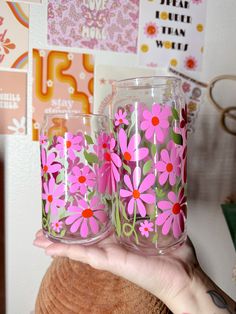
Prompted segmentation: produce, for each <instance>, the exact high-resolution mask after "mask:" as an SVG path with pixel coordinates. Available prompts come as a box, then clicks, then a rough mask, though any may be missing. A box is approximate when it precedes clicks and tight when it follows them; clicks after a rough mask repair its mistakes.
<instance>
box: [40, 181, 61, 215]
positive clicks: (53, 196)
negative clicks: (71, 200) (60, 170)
mask: <svg viewBox="0 0 236 314" xmlns="http://www.w3.org/2000/svg"><path fill="white" fill-rule="evenodd" d="M43 188H44V193H42V199H43V200H45V201H46V206H45V212H46V213H48V211H49V209H51V211H52V213H53V214H56V213H57V209H58V208H60V207H63V206H64V205H65V200H62V199H61V197H63V196H64V192H65V186H64V184H63V183H61V184H59V185H56V184H55V179H54V178H53V177H51V178H50V180H49V182H48V183H47V182H45V183H44V184H43Z"/></svg>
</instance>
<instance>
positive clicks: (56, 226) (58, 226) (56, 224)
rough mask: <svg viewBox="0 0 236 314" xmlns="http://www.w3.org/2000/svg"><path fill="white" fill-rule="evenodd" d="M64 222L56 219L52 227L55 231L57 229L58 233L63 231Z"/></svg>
mask: <svg viewBox="0 0 236 314" xmlns="http://www.w3.org/2000/svg"><path fill="white" fill-rule="evenodd" d="M62 225H63V222H62V221H58V220H57V221H54V222H52V229H53V230H54V231H56V232H57V233H59V232H60V231H61V229H62V228H63V226H62Z"/></svg>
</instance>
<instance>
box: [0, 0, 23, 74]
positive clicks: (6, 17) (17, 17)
mask: <svg viewBox="0 0 236 314" xmlns="http://www.w3.org/2000/svg"><path fill="white" fill-rule="evenodd" d="M28 40H29V6H28V5H27V4H19V3H15V2H5V1H1V2H0V67H1V68H16V69H27V65H28Z"/></svg>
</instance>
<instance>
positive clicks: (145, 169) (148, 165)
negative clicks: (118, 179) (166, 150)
mask: <svg viewBox="0 0 236 314" xmlns="http://www.w3.org/2000/svg"><path fill="white" fill-rule="evenodd" d="M151 167H152V160H151V159H150V160H148V161H146V162H145V164H144V166H143V175H144V176H145V175H146V174H147V173H148V172H149V171H150V169H151Z"/></svg>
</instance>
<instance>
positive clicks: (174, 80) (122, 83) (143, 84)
mask: <svg viewBox="0 0 236 314" xmlns="http://www.w3.org/2000/svg"><path fill="white" fill-rule="evenodd" d="M161 80H163V81H165V82H161ZM158 81H160V82H158ZM168 81H169V82H171V84H170V83H169V82H168ZM180 82H181V79H180V78H178V77H176V76H171V75H160V76H158V75H156V76H155V75H154V76H140V77H132V78H128V79H124V80H117V81H114V82H113V83H112V85H113V86H115V87H117V88H126V89H134V88H159V87H164V86H168V85H170V86H171V85H173V84H175V85H176V84H179V83H180Z"/></svg>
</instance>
